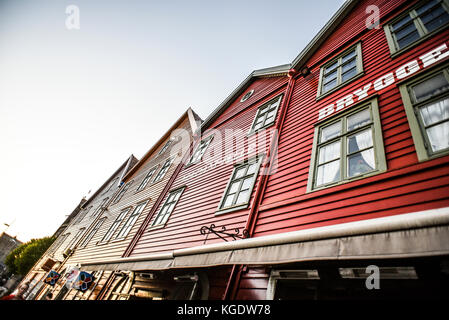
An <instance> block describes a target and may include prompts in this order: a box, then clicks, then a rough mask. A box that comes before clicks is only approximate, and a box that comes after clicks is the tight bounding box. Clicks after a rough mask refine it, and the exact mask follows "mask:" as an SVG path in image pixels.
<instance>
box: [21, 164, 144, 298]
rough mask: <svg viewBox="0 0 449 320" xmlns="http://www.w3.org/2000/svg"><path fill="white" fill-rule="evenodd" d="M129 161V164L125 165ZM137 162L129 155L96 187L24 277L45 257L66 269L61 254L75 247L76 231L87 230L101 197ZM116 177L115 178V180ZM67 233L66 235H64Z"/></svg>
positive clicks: (113, 189) (60, 269)
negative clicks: (86, 211)
mask: <svg viewBox="0 0 449 320" xmlns="http://www.w3.org/2000/svg"><path fill="white" fill-rule="evenodd" d="M128 162H129V166H127V164H128ZM136 162H137V159H136V158H135V157H134V156H131V157H130V158H128V159H127V160H126V161H125V162H123V163H122V165H121V166H120V167H119V168H118V169H117V170H116V171H115V172H114V173H113V174H112V175H111V177H109V178H108V179H107V180H106V181H105V182H104V183H103V185H102V186H101V187H100V188H98V190H97V191H96V192H95V193H94V194H92V196H91V197H90V198H89V199H88V200H87V201H86V200H84V201H85V202H84V203H83V204H82V207H81V210H79V211H78V213H77V214H76V215H75V216H74V217H73V218H72V219H71V220H70V222H68V224H67V226H66V227H65V228H64V229H63V231H62V232H60V233H59V235H58V236H57V238H56V240H55V242H54V243H53V244H52V245H51V246H50V248H48V250H47V251H46V252H45V253H44V254H43V255H42V257H41V258H40V259H39V261H38V262H37V263H36V264H35V266H34V267H33V268H32V270H31V271H30V272H29V274H28V275H27V276H26V277H25V279H28V278H30V277H32V275H33V274H35V273H39V272H42V269H41V267H42V265H43V264H44V263H45V262H46V261H47V259H49V258H51V259H53V260H55V261H57V263H56V264H55V265H54V267H53V269H55V270H57V271H58V272H60V273H61V272H63V271H64V270H65V269H66V265H65V264H64V263H63V262H64V260H65V258H64V256H63V253H64V252H65V250H66V249H67V248H69V245H70V247H72V249H74V248H75V247H76V244H77V243H78V242H79V241H80V240H81V238H82V237H83V235H81V238H80V237H78V241H74V240H76V239H74V238H75V236H76V235H77V233H78V231H79V230H80V229H82V228H84V230H85V232H86V230H88V229H89V228H90V227H91V226H92V224H93V223H94V222H95V220H96V217H94V216H92V214H93V213H94V212H95V210H96V209H97V208H98V207H99V205H100V204H101V203H102V201H103V199H106V198H109V199H110V198H111V197H113V195H114V194H115V192H116V191H117V189H118V179H120V177H121V176H123V175H124V174H126V172H127V171H128V170H129V169H130V168H131V167H132V166H133V165H134V164H135V163H136ZM115 179H117V180H115ZM113 181H116V182H117V183H114V185H113V186H112V187H111V188H109V187H110V186H111V185H112V183H113ZM90 207H92V208H91V209H90V210H89V212H88V213H87V214H84V213H85V210H86V209H87V208H90ZM67 234H68V236H66V235H67ZM47 288H48V286H47V285H45V286H43V287H42V288H41V290H40V292H39V293H38V294H37V295H36V297H35V298H34V299H35V300H37V299H40V297H41V296H42V294H43V293H44V292H46V290H47ZM54 292H55V293H54V296H56V294H57V292H59V289H57V290H55V291H54Z"/></svg>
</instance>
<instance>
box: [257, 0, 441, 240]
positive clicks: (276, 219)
mask: <svg viewBox="0 0 449 320" xmlns="http://www.w3.org/2000/svg"><path fill="white" fill-rule="evenodd" d="M414 3H416V2H409V1H381V0H378V1H374V0H370V1H361V2H360V4H359V5H358V6H357V7H356V8H354V9H353V11H352V12H351V13H350V14H349V15H348V16H347V18H346V19H344V22H343V23H342V24H341V25H340V27H339V28H338V30H336V31H335V32H333V33H332V35H331V36H330V37H329V38H328V40H327V41H326V42H325V43H324V44H323V45H322V46H321V47H320V49H319V50H318V51H317V52H316V53H315V54H314V55H313V56H312V57H311V58H310V60H309V61H308V63H307V65H308V66H309V67H310V68H311V73H312V74H311V75H309V76H307V77H306V78H303V77H300V78H298V79H297V81H296V83H295V88H294V92H293V96H292V100H291V103H290V105H289V106H288V110H287V115H286V120H285V124H284V128H283V130H282V132H281V133H280V144H279V152H278V164H277V166H276V167H275V169H276V173H275V174H273V175H272V176H270V177H269V181H268V184H267V188H266V190H265V193H264V198H263V202H262V205H261V207H260V212H259V215H258V220H257V225H256V229H255V236H262V235H267V234H273V233H280V232H288V231H294V230H299V229H306V228H312V227H318V226H324V225H330V224H337V223H343V222H349V221H354V220H362V219H369V218H377V217H381V216H388V215H395V214H401V213H408V212H414V211H420V210H426V209H432V208H439V207H445V206H448V205H449V197H448V195H449V165H448V163H449V157H448V156H445V157H440V158H437V159H434V160H429V161H425V162H422V163H419V162H418V159H417V155H416V151H415V146H414V143H413V139H412V136H411V132H410V128H409V124H408V121H407V117H406V114H405V110H404V106H403V104H402V98H401V95H400V93H399V88H398V85H397V80H396V83H394V84H393V85H391V86H389V87H388V88H385V89H383V90H381V91H379V92H377V93H378V96H377V97H378V104H379V112H380V118H381V128H382V134H383V142H384V147H385V154H386V161H387V171H386V172H385V173H381V174H378V175H375V176H372V177H368V178H365V179H361V180H357V181H353V182H350V183H345V184H342V185H339V186H334V187H329V188H326V189H324V190H321V191H315V192H311V193H306V188H307V180H308V176H309V165H310V159H311V153H312V143H313V135H314V126H315V124H316V123H317V122H318V111H319V110H320V109H322V108H324V107H326V106H328V105H329V104H331V103H333V102H336V101H337V100H338V99H341V98H342V97H344V96H346V95H348V94H350V93H352V92H353V91H354V90H356V89H359V88H362V87H363V86H364V85H366V84H368V83H370V82H373V81H374V80H376V79H378V78H379V77H381V76H383V75H385V74H386V73H388V72H394V71H395V70H396V69H397V68H399V67H400V66H402V65H403V64H405V63H406V62H409V61H412V60H413V59H417V58H419V57H420V56H421V55H423V54H425V53H427V52H429V51H430V50H432V49H434V48H436V47H438V46H439V45H441V44H443V43H446V44H447V45H448V46H449V42H448V41H447V39H448V38H449V31H448V30H447V28H446V30H443V31H440V32H439V33H437V34H436V35H435V36H433V37H432V38H430V39H428V40H426V41H424V42H423V43H421V44H420V45H418V46H416V47H414V48H412V49H409V50H407V51H406V52H404V53H402V54H400V55H398V56H396V57H394V58H391V56H390V51H389V48H388V44H387V40H386V36H385V32H384V30H383V28H382V27H383V25H384V24H385V22H388V21H390V20H391V19H392V18H394V17H395V16H396V15H397V14H398V13H401V12H403V11H404V10H405V9H406V8H407V7H409V6H410V5H413V4H414ZM370 4H375V5H377V6H378V7H379V8H380V13H381V28H379V29H371V30H369V29H367V28H366V26H365V19H366V18H367V17H368V15H367V14H366V13H365V8H366V7H367V6H368V5H370ZM358 41H361V43H362V57H363V67H364V72H365V74H364V75H363V76H362V77H361V78H359V79H357V80H354V81H350V82H349V83H348V84H347V85H345V86H344V87H343V88H341V89H339V90H337V91H336V92H334V93H332V94H330V95H329V96H327V97H325V98H323V99H321V100H318V101H316V94H317V88H318V81H319V74H320V66H322V65H323V64H324V63H326V62H328V61H330V60H331V59H332V58H333V57H335V56H337V55H338V54H340V53H341V52H343V51H344V50H345V49H346V48H348V47H350V46H352V45H353V44H355V43H357V42H358ZM422 71H424V72H426V70H420V71H419V72H422ZM417 74H418V73H415V74H414V75H412V76H411V77H414V76H415V75H417ZM372 87H373V86H371V90H370V91H369V92H368V93H369V94H370V96H371V97H373V96H374V95H372V94H374V92H373V91H374V90H373V89H372ZM356 103H357V101H356ZM356 103H355V104H356ZM355 104H354V105H355ZM348 108H350V107H348ZM345 110H347V108H345V109H343V110H342V111H345ZM334 114H335V113H334ZM331 117H332V116H331Z"/></svg>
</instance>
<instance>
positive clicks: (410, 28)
mask: <svg viewBox="0 0 449 320" xmlns="http://www.w3.org/2000/svg"><path fill="white" fill-rule="evenodd" d="M415 31H417V30H416V26H415V24H414V23H413V22H410V23H408V24H407V25H406V26H404V27H403V28H401V29H400V30H398V31H396V32H395V34H396V39H398V41H399V40H401V39H403V38H405V37H406V36H408V35H410V34H412V33H414V32H415Z"/></svg>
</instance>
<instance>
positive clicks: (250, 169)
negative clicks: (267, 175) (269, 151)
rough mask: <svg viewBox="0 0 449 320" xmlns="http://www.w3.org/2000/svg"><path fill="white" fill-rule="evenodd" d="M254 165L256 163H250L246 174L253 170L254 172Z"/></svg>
mask: <svg viewBox="0 0 449 320" xmlns="http://www.w3.org/2000/svg"><path fill="white" fill-rule="evenodd" d="M256 167H257V163H253V164H250V165H249V167H248V171H247V172H246V174H247V175H248V174H253V173H254V172H256Z"/></svg>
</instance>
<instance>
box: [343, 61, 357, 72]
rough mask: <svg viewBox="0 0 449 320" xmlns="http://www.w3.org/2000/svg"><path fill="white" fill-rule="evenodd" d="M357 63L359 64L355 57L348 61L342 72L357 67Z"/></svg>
mask: <svg viewBox="0 0 449 320" xmlns="http://www.w3.org/2000/svg"><path fill="white" fill-rule="evenodd" d="M356 65H357V64H356V60H355V59H352V60H351V61H349V62H348V63H346V64H344V65H343V66H342V67H341V72H342V73H345V72H346V71H348V70H350V69H352V68H354V67H356Z"/></svg>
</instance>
